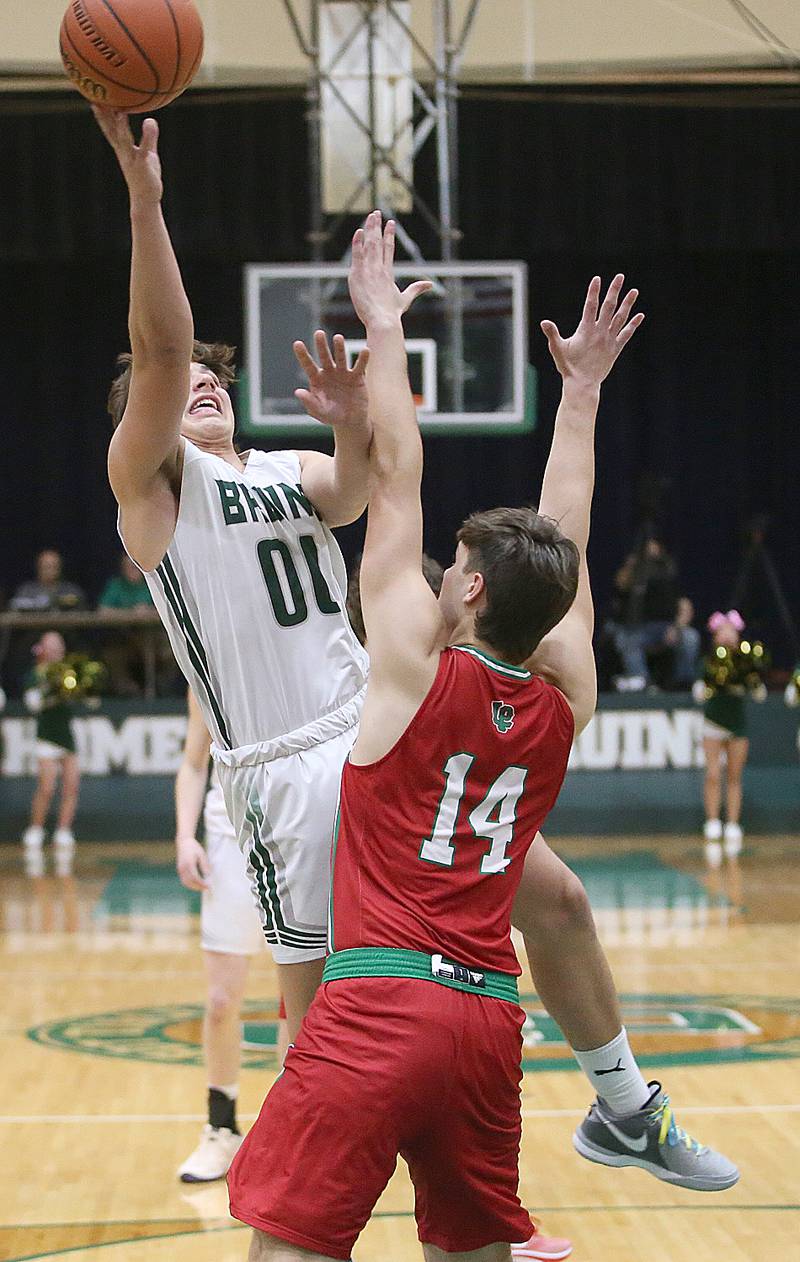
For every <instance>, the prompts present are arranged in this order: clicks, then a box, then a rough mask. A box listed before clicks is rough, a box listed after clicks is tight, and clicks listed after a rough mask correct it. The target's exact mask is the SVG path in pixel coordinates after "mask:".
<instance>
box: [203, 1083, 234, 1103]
mask: <svg viewBox="0 0 800 1262" xmlns="http://www.w3.org/2000/svg"><path fill="white" fill-rule="evenodd" d="M208 1089H209V1091H221V1092H222V1094H223V1095H226V1096H227V1097H228V1099H229V1100H238V1099H239V1084H238V1082H231V1083H229V1084H228V1086H227V1087H217V1086H216V1085H212V1084H211V1083H209V1086H208Z"/></svg>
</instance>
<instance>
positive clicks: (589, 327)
mask: <svg viewBox="0 0 800 1262" xmlns="http://www.w3.org/2000/svg"><path fill="white" fill-rule="evenodd" d="M623 283H624V277H623V276H621V275H620V276H616V277H615V278H614V280H613V281H612V282H611V285H610V286H609V289H608V293H607V294H606V297H605V299H604V301H603V303H602V305H601V306H599V301H600V278H599V276H595V278H594V280H593V281H592V282H591V284H590V286H589V290H588V293H587V295H586V302H585V304H584V308H583V315H582V317H581V322H580V324H579V325H578V328H577V329H576V330H575V332H574V333H573V335H572V337H569V338H563V337H562V336H561V334H560V333H559V331H558V329H557V328H556V326H555V324H553V323H552V322H551V321H549V320H545V321H543V323H542V331H543V332H544V334H545V336H546V337H547V341H548V345H549V347H550V353H551V355H552V356H553V359H554V360H555V364H556V367H557V368H558V371H559V372H560V373H561V377H562V380H563V391H562V395H561V404H560V406H559V409H558V413H557V415H556V423H555V430H554V432H553V443H552V446H551V448H550V456H549V458H548V461H547V467H546V468H545V473H544V481H543V483H542V495H541V500H540V503H539V511H540V512H541V513H542V514H544V515H545V516H547V517H553V518H555V520H556V521H558V523H559V524H560V526H561V529H562V531H563V533H564V534H565V535H566V536H567V537H568V538H570V539H572V540H573V541H574V543H576V544H577V546H578V550H579V552H580V572H579V580H578V592H577V595H576V597H575V602H574V604H573V606H572V608H571V609H570V611H569V613H568V614H567V615H566V617H565V618H563V619H562V621H561V622H560V623H559V624H558V626H557V627H555V628H554V630H553V631H551V632H550V634H549V635H548V636H546V637H545V639H544V640H543V641H542V643H541V644H540V645H539V647H538V648H537V650H536V652H535V654H534V655H533V658H532V660H531V667H532V669H533V670H535V671H536V672H537V674H540V675H543V676H544V677H545V678H547V679H550V681H551V682H552V683H554V684H556V686H557V687H559V688H560V689H561V691H562V692H563V693H564V695H565V696H566V698H567V700H568V701H569V703H570V706H571V708H572V711H573V714H574V715H575V725H576V729H577V730H578V731H580V730H582V728H584V727H585V726H586V724H587V723H588V722H589V719H590V718H591V716H592V714H593V713H594V709H595V705H596V701H597V679H596V671H595V663H594V654H593V652H592V634H593V631H594V606H593V603H592V592H591V586H590V583H589V569H588V566H587V563H586V548H587V544H588V542H589V526H590V520H591V510H592V494H593V492H594V429H595V420H596V417H597V409H598V406H599V403H600V387H601V385H602V383H603V381H605V379H606V377H607V376H608V374H609V373H610V371H611V369H612V367H613V366H614V363H615V362H616V359H617V357H618V355H619V354H620V352H621V351H622V349H623V348H624V347H625V346H626V345H627V343H628V342H629V341H630V339H631V338H632V337H633V334H634V333H635V332H636V330H637V329H638V327H639V325H640V324H641V323H642V321H643V319H644V316H643V315H641V314H640V315H636V316H633V318H631V312H632V310H633V307H634V304H635V303H636V299H637V298H638V296H639V295H638V291H637V290H635V289H631V290H630V291H629V292H628V293H627V294H626V295H625V297H624V298H623V299H622V301H620V295H621V293H622V286H623ZM598 307H599V309H598Z"/></svg>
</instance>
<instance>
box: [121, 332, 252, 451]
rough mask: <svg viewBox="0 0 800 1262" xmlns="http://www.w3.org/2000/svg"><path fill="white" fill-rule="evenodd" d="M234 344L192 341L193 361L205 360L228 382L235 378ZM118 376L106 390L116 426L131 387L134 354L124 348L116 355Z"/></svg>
mask: <svg viewBox="0 0 800 1262" xmlns="http://www.w3.org/2000/svg"><path fill="white" fill-rule="evenodd" d="M235 357H236V347H235V346H226V345H225V343H224V342H195V344H194V347H193V349H192V363H194V364H205V366H206V368H210V369H211V371H212V372H213V373H216V375H217V376H218V377H219V380H220V382H221V383H222V385H223V386H226V387H227V386H229V385H231V384H232V383H233V382H234V381H235V380H236V365H235V363H234V360H235ZM117 369H118V372H117V376H116V377H115V378H114V380H113V381H112V383H111V389H110V390H109V392H108V403H107V407H108V414H109V416H110V417H111V424H112V425H113V427H114V429H116V428H117V426H118V425H119V423H120V421H121V420H122V418H123V416H124V415H125V408H126V407H127V406H128V392H129V390H130V388H131V372H132V370H133V355H131V354H130V352H129V351H126V352H125V354H124V355H118V356H117Z"/></svg>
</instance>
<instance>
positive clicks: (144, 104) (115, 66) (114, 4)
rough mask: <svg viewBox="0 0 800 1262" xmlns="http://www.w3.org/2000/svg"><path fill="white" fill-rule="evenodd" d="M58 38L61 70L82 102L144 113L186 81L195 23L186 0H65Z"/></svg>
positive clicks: (192, 67) (196, 46) (196, 56)
mask: <svg viewBox="0 0 800 1262" xmlns="http://www.w3.org/2000/svg"><path fill="white" fill-rule="evenodd" d="M59 41H60V47H61V60H62V61H63V63H64V69H65V70H66V72H67V74H68V75H69V77H70V79H71V80H72V82H73V84H74V85H75V87H76V88H77V89H78V91H79V92H80V93H82V95H83V96H85V97H86V99H87V100H88V101H91V102H92V104H94V105H105V106H109V107H110V108H111V109H117V110H124V111H125V112H126V113H128V114H139V113H144V112H145V111H147V112H148V113H149V112H151V111H153V110H158V109H161V107H162V106H163V105H167V104H169V102H170V101H174V100H175V97H176V96H180V94H181V92H183V91H184V89H185V88H187V87H188V86H189V84H190V83H191V81H192V79H193V78H194V76H195V74H196V73H197V69H198V66H199V65H200V59H201V57H202V55H203V24H202V21H201V20H200V14H199V13H198V12H197V9H196V8H195V6H194V3H193V0H70V4H69V7H68V8H67V11H66V13H65V14H64V19H63V21H62V23H61V32H60V37H59Z"/></svg>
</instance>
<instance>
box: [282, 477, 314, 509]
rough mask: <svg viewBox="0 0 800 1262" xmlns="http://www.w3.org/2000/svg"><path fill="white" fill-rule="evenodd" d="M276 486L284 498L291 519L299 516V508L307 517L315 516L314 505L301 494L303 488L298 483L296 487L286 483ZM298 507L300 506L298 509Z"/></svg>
mask: <svg viewBox="0 0 800 1262" xmlns="http://www.w3.org/2000/svg"><path fill="white" fill-rule="evenodd" d="M278 485H279V486H280V488H281V490H282V491H283V493H284V495H285V496H286V503H287V504H288V505H289V508H290V510H291V514H292V517H294V518H297V517H299V516H300V508H302V509H303V511H304V512H305V514H306V516H307V517H313V516H314V515H315V511H316V510H315V509H314V505H313V504H312V503H311V500H310V499H309V498H308V496H307V495H304V494H303V488H302V487H301V485H300V483H299V482H298V484H297V486H289V484H288V483H287V482H279V483H278ZM298 505H299V506H300V507H299V508H298Z"/></svg>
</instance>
